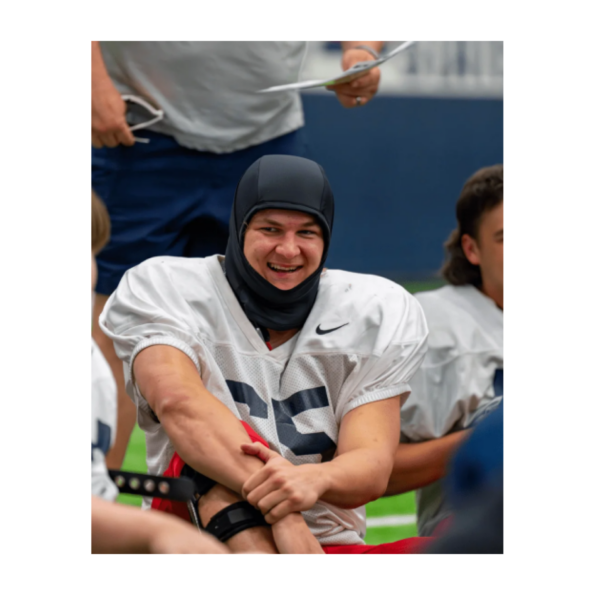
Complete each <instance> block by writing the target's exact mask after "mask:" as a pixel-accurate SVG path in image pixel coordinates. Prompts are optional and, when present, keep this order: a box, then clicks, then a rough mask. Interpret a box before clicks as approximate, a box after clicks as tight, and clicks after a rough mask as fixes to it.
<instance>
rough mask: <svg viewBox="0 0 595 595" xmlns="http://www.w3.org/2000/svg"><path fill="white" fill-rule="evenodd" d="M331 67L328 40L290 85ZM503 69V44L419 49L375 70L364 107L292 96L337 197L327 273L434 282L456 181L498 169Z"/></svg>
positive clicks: (336, 57) (328, 72)
mask: <svg viewBox="0 0 595 595" xmlns="http://www.w3.org/2000/svg"><path fill="white" fill-rule="evenodd" d="M400 43H402V42H400V41H395V42H388V43H387V44H386V45H385V47H384V50H383V52H382V53H387V52H389V51H390V50H392V49H393V48H395V47H396V46H397V45H399V44H400ZM340 59H341V48H340V44H339V42H309V43H308V53H307V55H306V58H305V61H304V65H303V68H302V73H301V77H300V79H301V80H310V79H328V78H331V77H333V76H336V75H337V74H338V72H339V71H340V68H339V67H338V65H339V64H340ZM502 65H503V43H502V42H472V41H456V42H447V41H445V42H418V43H416V44H414V45H413V46H412V47H410V48H409V49H407V50H406V51H405V52H403V53H402V54H398V55H397V56H395V57H394V58H392V59H391V60H389V61H388V62H386V63H384V64H383V65H382V66H381V72H382V76H381V81H380V90H379V93H378V95H377V96H376V97H375V98H374V100H373V101H371V102H370V103H369V104H368V105H366V107H365V109H361V110H357V109H356V110H345V109H337V108H338V106H337V99H336V97H335V95H334V93H331V92H329V91H326V90H324V89H322V90H306V91H303V92H302V98H303V104H304V112H305V119H306V122H307V134H308V140H309V145H310V150H311V152H312V154H311V156H312V159H314V160H315V161H318V162H319V163H320V164H321V165H322V166H323V167H324V169H325V171H326V173H327V176H328V178H329V181H330V183H331V186H332V188H333V191H334V193H335V198H336V219H335V230H334V232H333V244H332V246H331V250H330V254H329V259H328V266H329V268H343V269H347V270H351V271H356V272H361V273H372V274H378V275H382V276H385V277H389V278H390V279H392V280H394V281H397V282H400V283H404V282H405V283H406V282H411V281H413V282H420V281H422V282H430V281H433V283H430V285H436V284H438V283H439V279H438V277H437V271H438V269H439V268H440V266H441V264H442V258H443V251H442V244H443V243H444V241H445V240H446V238H447V236H448V234H449V232H450V231H451V230H452V229H453V228H454V227H455V225H456V220H455V214H454V205H455V202H456V200H457V198H458V196H459V193H460V190H461V188H462V186H463V183H464V182H465V180H466V179H467V178H468V177H469V176H470V175H471V174H473V173H474V172H475V171H476V170H477V169H479V168H480V167H484V166H486V165H493V164H495V163H502V162H503V101H502V92H503V84H502ZM362 206H364V208H362ZM371 254H373V258H370V255H371ZM419 285H420V287H423V286H425V285H426V283H422V284H419ZM417 286H418V283H414V284H413V286H412V287H413V288H415V287H417Z"/></svg>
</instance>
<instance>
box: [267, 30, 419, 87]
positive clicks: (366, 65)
mask: <svg viewBox="0 0 595 595" xmlns="http://www.w3.org/2000/svg"><path fill="white" fill-rule="evenodd" d="M414 43H415V41H406V42H404V43H402V44H401V45H400V46H398V47H397V48H395V49H394V50H393V51H392V52H389V53H388V54H386V55H385V56H381V57H380V58H379V59H378V60H369V61H366V62H358V63H356V64H354V65H353V66H352V67H350V68H349V69H348V70H345V71H344V72H342V73H340V74H339V75H337V76H336V77H333V78H332V79H328V80H314V81H302V82H299V83H289V84H287V85H278V86H275V87H268V88H267V89H261V90H260V91H258V93H275V92H277V91H287V90H289V89H311V88H314V87H329V86H335V85H341V84H343V83H349V82H351V81H353V80H355V79H358V78H360V77H362V76H363V75H364V74H366V72H368V71H370V70H372V69H373V68H376V66H380V64H383V63H384V62H386V61H387V60H390V59H391V58H392V57H393V56H396V55H397V54H398V53H400V52H402V51H403V50H406V49H407V48H408V47H410V46H411V45H413V44H414Z"/></svg>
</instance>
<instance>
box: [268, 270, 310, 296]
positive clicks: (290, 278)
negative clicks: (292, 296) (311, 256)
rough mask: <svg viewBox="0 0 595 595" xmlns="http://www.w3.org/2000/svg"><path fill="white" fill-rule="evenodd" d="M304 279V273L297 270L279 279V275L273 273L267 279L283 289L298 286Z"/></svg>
mask: <svg viewBox="0 0 595 595" xmlns="http://www.w3.org/2000/svg"><path fill="white" fill-rule="evenodd" d="M304 279H305V277H304V275H303V274H302V271H296V272H295V273H291V274H290V275H286V276H285V277H284V278H282V279H279V277H278V276H277V275H271V277H270V278H269V279H267V281H268V282H269V283H270V284H271V285H274V286H275V287H276V288H277V289H280V290H281V291H289V290H290V289H293V288H294V287H297V286H298V285H299V284H300V283H301V282H302V281H303V280H304Z"/></svg>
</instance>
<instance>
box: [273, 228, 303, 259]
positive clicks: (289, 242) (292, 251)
mask: <svg viewBox="0 0 595 595" xmlns="http://www.w3.org/2000/svg"><path fill="white" fill-rule="evenodd" d="M296 240H297V238H296V237H295V235H293V234H285V235H284V236H283V238H282V239H281V241H280V242H279V243H278V244H277V248H276V252H277V254H279V256H283V258H287V259H288V260H291V259H292V258H295V257H296V256H297V255H298V254H299V253H300V247H299V245H298V242H297V241H296Z"/></svg>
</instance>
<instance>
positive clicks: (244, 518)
mask: <svg viewBox="0 0 595 595" xmlns="http://www.w3.org/2000/svg"><path fill="white" fill-rule="evenodd" d="M261 526H268V523H267V522H266V521H265V520H264V516H262V513H261V512H260V510H257V509H256V508H254V507H253V506H252V505H251V504H250V503H249V502H246V501H242V502H236V503H235V504H230V505H229V506H228V507H227V508H224V509H223V510H220V511H219V512H218V513H217V514H216V515H214V516H213V518H212V519H211V521H210V522H209V524H208V525H207V526H206V527H205V531H208V532H209V533H210V534H211V535H214V536H215V537H216V538H217V539H218V540H219V541H227V540H228V539H230V538H231V537H233V536H234V535H236V534H238V533H239V532H240V531H245V530H246V529H251V528H252V527H261Z"/></svg>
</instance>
